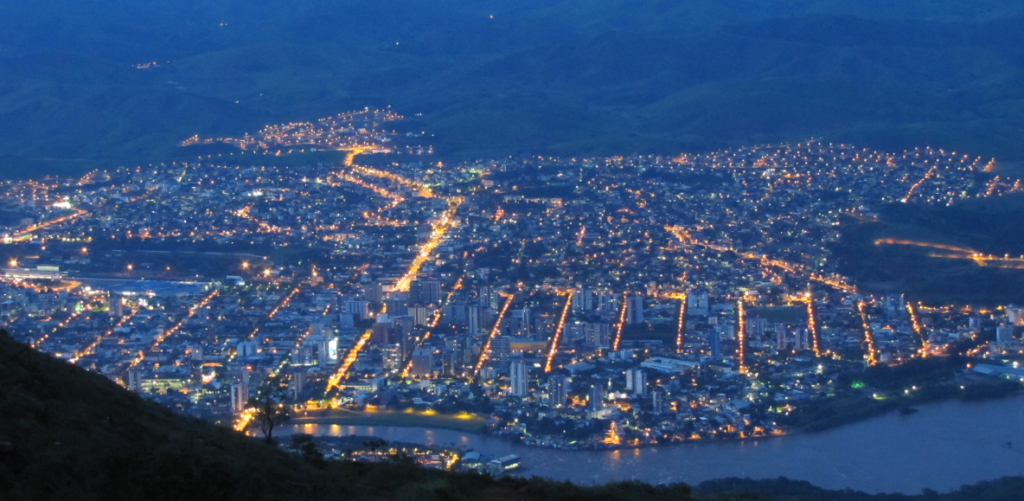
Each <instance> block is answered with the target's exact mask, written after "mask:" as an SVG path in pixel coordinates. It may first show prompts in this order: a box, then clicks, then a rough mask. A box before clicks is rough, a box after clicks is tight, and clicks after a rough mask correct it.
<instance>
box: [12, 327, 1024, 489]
mask: <svg viewBox="0 0 1024 501" xmlns="http://www.w3.org/2000/svg"><path fill="white" fill-rule="evenodd" d="M291 446H292V448H293V449H295V450H297V451H299V452H298V453H297V454H289V453H287V452H285V451H283V450H281V449H279V448H277V447H273V446H268V445H266V444H265V443H264V442H263V441H262V440H259V439H255V438H248V437H245V436H243V435H241V434H238V433H235V432H233V431H231V430H228V429H226V428H219V427H215V426H213V425H211V424H208V423H205V422H202V421H198V420H195V419H192V418H186V417H182V416H179V415H176V414H174V413H172V412H171V411H170V410H168V409H165V408H163V407H160V406H158V405H157V404H154V403H150V402H147V401H145V400H143V399H141V398H139V397H137V396H135V395H133V394H131V393H129V392H127V391H125V390H123V389H122V388H120V387H118V386H117V385H115V384H114V383H112V382H110V381H109V380H107V379H106V378H104V377H103V376H100V375H98V374H93V373H90V372H87V371H85V370H82V369H80V368H78V367H74V366H72V365H69V364H67V363H65V362H62V361H58V360H55V359H52V358H50V357H49V356H48V355H45V354H41V353H38V352H35V351H33V350H31V349H30V348H28V347H27V346H26V345H22V344H19V343H17V342H15V341H13V340H12V339H11V338H10V337H9V336H8V335H7V334H6V333H5V332H2V331H0V499H4V500H21V499H33V500H35V499H76V500H91V499H96V500H100V499H102V500H118V499H126V500H127V499H156V500H159V499H246V500H260V499H268V500H269V499H302V500H304V501H310V500H320V499H377V500H389V499H395V500H454V499H466V500H468V499H498V500H536V501H541V500H551V501H555V500H580V501H582V500H605V499H608V500H637V501H640V500H643V501H648V500H650V501H659V500H676V501H684V500H687V499H698V500H705V499H706V500H732V499H765V500H771V499H780V500H781V499H787V500H788V499H809V500H819V499H820V500H824V499H840V500H851V501H852V500H871V499H878V500H911V499H922V500H924V499H927V500H941V501H959V500H962V499H963V500H966V499H973V500H981V501H986V500H1011V499H1017V498H1016V495H1017V494H1019V492H1021V489H1022V488H1024V478H1020V477H1013V478H1005V479H1002V480H997V481H993V482H982V483H979V484H976V485H974V486H968V487H964V488H963V489H962V490H960V491H956V492H953V493H950V494H943V495H939V494H936V493H925V495H924V496H923V497H922V496H903V495H874V496H872V495H868V494H863V493H858V492H854V491H826V490H823V489H819V488H817V487H814V486H812V485H810V484H808V483H806V482H797V481H790V480H786V479H778V480H769V481H751V480H741V479H725V480H718V481H713V482H705V483H703V484H701V485H700V486H698V487H696V488H695V489H691V488H690V487H688V486H686V485H683V484H674V485H668V486H651V485H647V484H641V483H637V482H622V483H611V484H607V485H604V486H597V487H581V486H576V485H572V484H569V483H565V482H555V481H549V480H542V479H538V478H533V479H519V478H503V479H498V480H495V479H492V478H490V477H487V476H481V475H475V474H473V475H470V474H451V473H444V472H439V471H434V470H425V469H421V468H418V467H416V466H415V465H413V464H411V463H410V462H409V461H408V460H404V459H403V458H394V459H393V460H391V461H385V462H378V463H373V464H367V463H352V462H325V461H323V459H322V456H321V455H320V454H319V452H318V451H317V450H316V449H315V448H314V446H313V445H312V444H311V443H310V442H309V440H306V439H305V437H303V436H299V437H297V438H295V439H293V440H292V444H291Z"/></svg>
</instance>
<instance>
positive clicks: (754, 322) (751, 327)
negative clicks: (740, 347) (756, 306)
mask: <svg viewBox="0 0 1024 501" xmlns="http://www.w3.org/2000/svg"><path fill="white" fill-rule="evenodd" d="M767 329H768V319H766V318H761V317H754V318H748V319H747V336H751V337H753V338H761V337H762V336H764V332H765V331H766V330H767Z"/></svg>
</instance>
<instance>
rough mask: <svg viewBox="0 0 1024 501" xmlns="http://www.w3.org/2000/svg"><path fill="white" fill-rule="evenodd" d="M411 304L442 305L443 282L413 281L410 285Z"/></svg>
mask: <svg viewBox="0 0 1024 501" xmlns="http://www.w3.org/2000/svg"><path fill="white" fill-rule="evenodd" d="M409 302H410V304H421V305H426V304H440V303H441V282H440V281H439V280H413V282H412V283H411V284H409Z"/></svg>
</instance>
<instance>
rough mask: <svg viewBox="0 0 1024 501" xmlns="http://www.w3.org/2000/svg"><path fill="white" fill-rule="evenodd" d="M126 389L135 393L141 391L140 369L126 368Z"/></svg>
mask: <svg viewBox="0 0 1024 501" xmlns="http://www.w3.org/2000/svg"><path fill="white" fill-rule="evenodd" d="M128 389H129V390H131V391H134V392H135V393H142V371H141V370H139V369H128Z"/></svg>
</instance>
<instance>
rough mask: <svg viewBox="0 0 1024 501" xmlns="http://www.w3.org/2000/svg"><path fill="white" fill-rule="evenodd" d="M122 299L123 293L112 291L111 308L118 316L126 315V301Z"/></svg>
mask: <svg viewBox="0 0 1024 501" xmlns="http://www.w3.org/2000/svg"><path fill="white" fill-rule="evenodd" d="M122 301H123V299H122V298H121V294H118V293H116V292H111V293H110V309H111V310H112V312H113V314H114V316H115V317H117V318H121V317H123V316H124V303H123V302H122Z"/></svg>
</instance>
